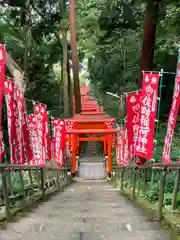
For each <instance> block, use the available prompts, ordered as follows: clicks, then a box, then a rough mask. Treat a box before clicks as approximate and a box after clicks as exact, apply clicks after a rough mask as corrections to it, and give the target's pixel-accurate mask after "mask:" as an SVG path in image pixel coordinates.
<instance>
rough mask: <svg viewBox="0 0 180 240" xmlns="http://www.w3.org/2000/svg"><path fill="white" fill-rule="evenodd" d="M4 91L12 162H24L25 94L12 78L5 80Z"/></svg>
mask: <svg viewBox="0 0 180 240" xmlns="http://www.w3.org/2000/svg"><path fill="white" fill-rule="evenodd" d="M4 92H5V96H6V105H7V116H8V131H9V143H10V152H11V163H12V164H24V163H25V162H26V152H25V149H24V147H25V146H24V140H23V139H24V137H23V126H24V112H23V110H24V109H23V97H24V96H23V94H22V93H21V91H20V90H19V89H18V88H15V86H14V82H13V81H12V80H7V81H5V82H4Z"/></svg>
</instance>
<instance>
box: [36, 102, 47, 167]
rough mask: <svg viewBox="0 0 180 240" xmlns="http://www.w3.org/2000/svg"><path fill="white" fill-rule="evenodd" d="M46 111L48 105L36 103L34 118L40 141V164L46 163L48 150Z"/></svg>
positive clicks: (38, 150) (37, 163) (38, 151)
mask: <svg viewBox="0 0 180 240" xmlns="http://www.w3.org/2000/svg"><path fill="white" fill-rule="evenodd" d="M45 113H46V105H41V104H34V118H35V123H36V131H37V141H38V149H37V153H38V154H39V155H37V156H39V159H38V161H37V162H36V165H38V166H45V165H46V152H45V132H46V126H45V120H46V117H45Z"/></svg>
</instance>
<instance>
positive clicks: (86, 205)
mask: <svg viewBox="0 0 180 240" xmlns="http://www.w3.org/2000/svg"><path fill="white" fill-rule="evenodd" d="M10 239H11V240H21V239H23V240H40V239H41V240H58V239H59V240H168V239H170V238H169V237H168V233H167V232H162V231H160V230H159V228H158V224H157V223H154V222H150V221H148V219H147V218H146V217H145V216H143V214H142V213H141V211H140V210H138V209H137V208H135V207H134V206H132V205H131V203H130V202H129V201H128V200H127V199H125V198H124V197H123V196H120V195H119V193H118V191H117V190H116V189H115V188H113V187H112V186H110V185H108V184H107V182H106V181H98V180H94V181H88V180H87V181H79V182H77V183H76V184H74V185H72V186H71V187H70V188H67V189H65V191H64V192H62V193H59V194H58V195H56V196H53V197H52V199H51V200H49V201H47V202H44V203H42V204H41V205H39V206H38V207H37V208H33V209H32V211H31V213H28V214H27V216H26V217H21V218H20V219H19V221H18V222H14V223H9V224H8V228H7V229H6V230H0V240H10Z"/></svg>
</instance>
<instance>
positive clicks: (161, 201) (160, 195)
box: [157, 167, 167, 221]
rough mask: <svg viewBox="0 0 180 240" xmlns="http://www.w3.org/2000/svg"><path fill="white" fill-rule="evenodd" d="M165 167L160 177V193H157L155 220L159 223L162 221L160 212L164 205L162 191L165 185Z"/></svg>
mask: <svg viewBox="0 0 180 240" xmlns="http://www.w3.org/2000/svg"><path fill="white" fill-rule="evenodd" d="M166 172H167V169H166V167H165V168H164V169H162V171H161V176H160V189H159V190H160V191H159V203H158V214H157V218H158V220H159V221H161V220H162V212H163V205H164V189H165V184H166Z"/></svg>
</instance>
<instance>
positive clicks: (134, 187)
mask: <svg viewBox="0 0 180 240" xmlns="http://www.w3.org/2000/svg"><path fill="white" fill-rule="evenodd" d="M133 170H134V171H133V183H132V186H133V194H132V196H133V199H134V200H135V198H136V169H135V168H134V169H133Z"/></svg>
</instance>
